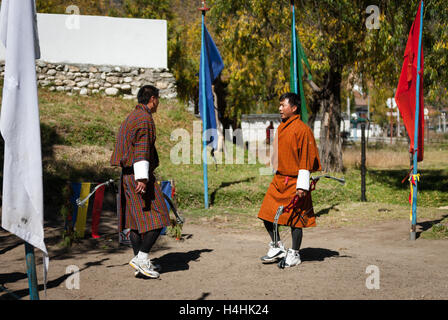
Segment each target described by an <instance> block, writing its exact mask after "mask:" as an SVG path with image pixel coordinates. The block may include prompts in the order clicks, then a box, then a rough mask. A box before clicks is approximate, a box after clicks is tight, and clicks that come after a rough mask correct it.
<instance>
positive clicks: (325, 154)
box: [319, 67, 343, 172]
mask: <svg viewBox="0 0 448 320" xmlns="http://www.w3.org/2000/svg"><path fill="white" fill-rule="evenodd" d="M341 81H342V72H341V70H340V69H339V68H337V67H336V68H331V69H330V71H328V73H327V74H326V76H325V80H324V86H323V87H322V93H321V98H322V100H321V110H322V120H321V127H320V144H319V154H320V161H321V164H322V170H323V171H325V172H341V171H342V169H343V163H342V139H341V134H340V132H341Z"/></svg>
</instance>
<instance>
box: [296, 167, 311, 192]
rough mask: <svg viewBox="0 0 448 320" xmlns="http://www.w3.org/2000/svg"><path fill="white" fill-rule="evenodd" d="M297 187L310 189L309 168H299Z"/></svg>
mask: <svg viewBox="0 0 448 320" xmlns="http://www.w3.org/2000/svg"><path fill="white" fill-rule="evenodd" d="M297 189H303V190H306V191H309V189H310V172H309V171H308V170H299V176H298V177H297Z"/></svg>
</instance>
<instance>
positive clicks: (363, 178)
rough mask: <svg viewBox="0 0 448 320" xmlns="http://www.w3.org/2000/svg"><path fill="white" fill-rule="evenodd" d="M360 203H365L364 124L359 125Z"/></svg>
mask: <svg viewBox="0 0 448 320" xmlns="http://www.w3.org/2000/svg"><path fill="white" fill-rule="evenodd" d="M361 201H362V202H366V201H367V199H366V124H365V123H364V122H363V123H361Z"/></svg>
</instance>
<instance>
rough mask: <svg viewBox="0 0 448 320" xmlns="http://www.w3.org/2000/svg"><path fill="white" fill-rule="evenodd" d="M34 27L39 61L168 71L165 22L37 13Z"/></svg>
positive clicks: (1, 54)
mask: <svg viewBox="0 0 448 320" xmlns="http://www.w3.org/2000/svg"><path fill="white" fill-rule="evenodd" d="M37 26H38V32H39V41H40V50H41V60H42V61H46V62H50V63H64V64H91V65H112V66H128V67H140V68H161V69H166V68H168V65H167V64H168V62H167V61H168V49H167V48H168V47H167V23H166V21H165V20H151V19H128V18H111V17H99V16H82V15H78V16H77V15H65V14H41V13H39V14H37ZM4 59H5V48H4V47H3V46H2V45H0V60H4Z"/></svg>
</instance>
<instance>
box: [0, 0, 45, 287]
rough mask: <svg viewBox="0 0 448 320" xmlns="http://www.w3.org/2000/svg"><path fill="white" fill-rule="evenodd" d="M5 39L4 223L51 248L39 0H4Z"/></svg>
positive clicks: (0, 120)
mask: <svg viewBox="0 0 448 320" xmlns="http://www.w3.org/2000/svg"><path fill="white" fill-rule="evenodd" d="M0 23H1V33H0V40H1V42H2V43H3V45H4V46H5V48H6V56H5V77H4V85H3V99H2V109H1V117H0V131H1V134H2V136H3V139H4V140H5V157H4V158H5V160H4V168H3V199H2V227H3V228H4V229H6V230H8V231H9V232H11V233H13V234H15V235H17V236H18V237H20V238H22V239H23V240H25V241H26V242H28V243H29V244H31V245H32V246H34V247H36V248H38V249H40V250H42V251H43V252H44V257H45V258H44V275H45V276H44V281H46V271H47V267H48V254H47V249H46V247H45V243H44V228H43V183H42V155H41V141H40V124H39V105H38V99H37V84H36V65H35V59H38V58H39V56H40V54H39V45H38V38H37V30H36V29H37V27H36V26H37V24H36V12H35V4H34V1H33V0H3V1H2V6H1V16H0Z"/></svg>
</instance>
